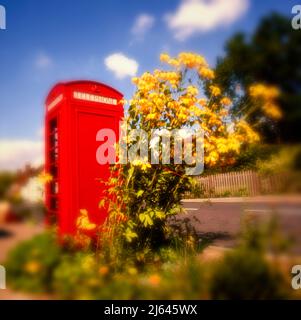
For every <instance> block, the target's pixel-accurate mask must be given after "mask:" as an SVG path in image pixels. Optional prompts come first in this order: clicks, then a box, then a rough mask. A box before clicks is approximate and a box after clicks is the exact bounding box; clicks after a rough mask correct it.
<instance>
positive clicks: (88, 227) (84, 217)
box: [76, 209, 97, 231]
mask: <svg viewBox="0 0 301 320" xmlns="http://www.w3.org/2000/svg"><path fill="white" fill-rule="evenodd" d="M76 226H77V228H78V229H79V230H84V231H93V230H95V229H96V228H97V225H96V224H95V223H91V222H90V219H89V216H88V211H87V210H86V209H81V210H80V216H79V217H78V218H77V221H76Z"/></svg>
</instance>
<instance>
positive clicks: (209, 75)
mask: <svg viewBox="0 0 301 320" xmlns="http://www.w3.org/2000/svg"><path fill="white" fill-rule="evenodd" d="M199 75H200V76H201V77H203V78H205V79H208V80H212V79H214V78H215V74H214V71H213V70H211V69H209V68H206V67H202V68H201V69H200V70H199Z"/></svg>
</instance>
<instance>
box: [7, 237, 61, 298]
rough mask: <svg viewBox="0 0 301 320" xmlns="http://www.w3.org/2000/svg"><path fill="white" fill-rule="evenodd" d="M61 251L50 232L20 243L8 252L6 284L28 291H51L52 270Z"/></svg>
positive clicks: (56, 264)
mask: <svg viewBox="0 0 301 320" xmlns="http://www.w3.org/2000/svg"><path fill="white" fill-rule="evenodd" d="M61 253H62V251H61V249H60V247H59V246H58V245H57V243H56V240H55V238H54V237H53V235H52V234H51V233H50V232H48V233H44V234H41V235H38V236H36V237H34V238H33V239H31V240H29V241H26V242H23V243H21V244H20V245H18V246H17V247H16V248H15V249H14V250H12V251H11V252H10V254H9V257H8V260H7V262H6V270H7V278H8V284H9V285H10V286H11V287H13V288H15V289H21V290H25V291H29V292H49V291H52V277H53V272H54V270H55V269H56V267H57V266H58V264H59V262H60V258H61Z"/></svg>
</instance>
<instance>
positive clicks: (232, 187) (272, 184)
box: [185, 171, 292, 198]
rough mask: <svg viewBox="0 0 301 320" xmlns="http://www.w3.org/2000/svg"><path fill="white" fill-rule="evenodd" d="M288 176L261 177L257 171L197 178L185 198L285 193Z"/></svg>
mask: <svg viewBox="0 0 301 320" xmlns="http://www.w3.org/2000/svg"><path fill="white" fill-rule="evenodd" d="M291 178H292V177H291V176H289V175H288V174H274V175H260V174H259V173H257V172H255V171H240V172H228V173H221V174H215V175H210V176H206V177H196V178H195V179H196V181H195V187H194V188H193V190H191V192H189V193H188V194H186V195H185V197H186V198H187V197H227V196H256V195H262V194H273V193H281V192H284V191H285V189H286V186H287V185H288V184H289V181H290V180H291Z"/></svg>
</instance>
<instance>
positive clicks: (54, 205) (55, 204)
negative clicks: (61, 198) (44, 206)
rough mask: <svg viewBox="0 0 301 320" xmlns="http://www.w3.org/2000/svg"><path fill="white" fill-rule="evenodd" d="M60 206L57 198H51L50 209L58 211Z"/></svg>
mask: <svg viewBox="0 0 301 320" xmlns="http://www.w3.org/2000/svg"><path fill="white" fill-rule="evenodd" d="M58 208H59V203H58V199H57V198H51V200H50V210H51V211H56V210H57V209H58Z"/></svg>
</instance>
